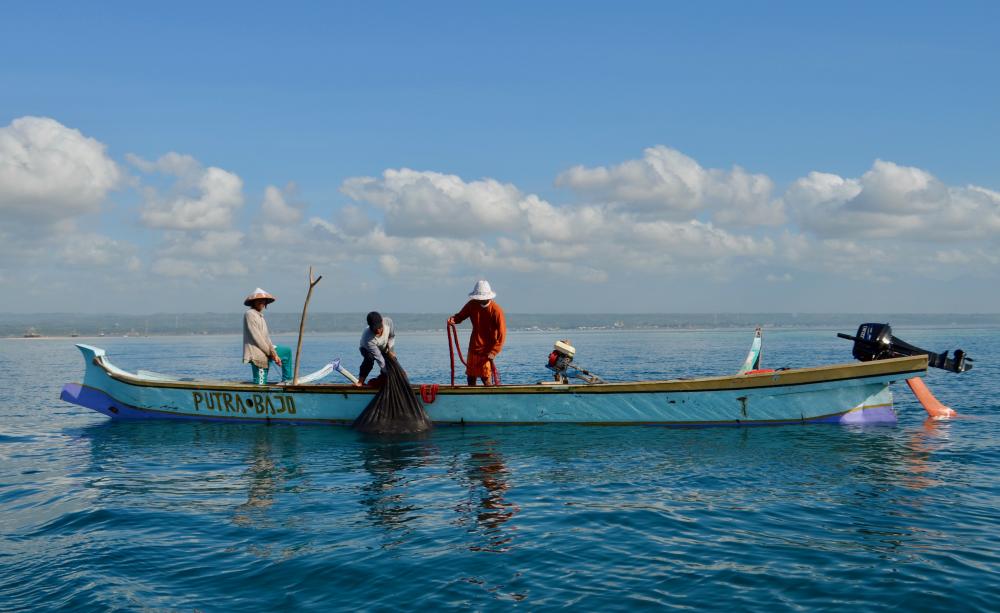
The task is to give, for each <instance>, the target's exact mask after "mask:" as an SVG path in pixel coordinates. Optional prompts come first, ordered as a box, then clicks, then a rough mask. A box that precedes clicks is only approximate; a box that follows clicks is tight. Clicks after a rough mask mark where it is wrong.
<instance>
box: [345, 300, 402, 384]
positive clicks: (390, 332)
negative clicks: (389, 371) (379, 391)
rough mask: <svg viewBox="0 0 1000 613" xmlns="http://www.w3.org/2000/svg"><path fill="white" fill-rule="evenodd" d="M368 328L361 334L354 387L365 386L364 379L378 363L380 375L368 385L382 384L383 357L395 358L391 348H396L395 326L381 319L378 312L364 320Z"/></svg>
mask: <svg viewBox="0 0 1000 613" xmlns="http://www.w3.org/2000/svg"><path fill="white" fill-rule="evenodd" d="M365 321H366V322H367V323H368V327H367V328H365V329H364V331H363V332H361V344H360V345H359V346H358V351H360V352H361V357H362V361H361V370H360V371H359V372H358V382H357V383H355V384H354V385H356V386H358V387H360V386H363V385H365V379H367V378H368V375H369V374H370V373H371V371H372V367H373V366H375V364H376V363H378V367H379V370H380V374H379V376H378V377H376V378H375V379H372V380H371V382H370V384H372V385H378V384H379V383H381V382H382V380H383V377H382V374H381V373H384V372H385V356H386V355H388V356H391V357H393V358H395V357H396V352H395V351H393V348H394V347H395V346H396V326H394V325H393V324H392V320H391V319H389V318H388V317H382V314H381V313H379V312H378V311H372V312H371V313H369V314H368V316H367V317H366V318H365Z"/></svg>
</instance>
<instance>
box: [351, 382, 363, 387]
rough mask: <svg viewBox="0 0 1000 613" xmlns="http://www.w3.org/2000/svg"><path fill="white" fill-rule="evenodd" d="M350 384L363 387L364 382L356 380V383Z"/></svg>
mask: <svg viewBox="0 0 1000 613" xmlns="http://www.w3.org/2000/svg"><path fill="white" fill-rule="evenodd" d="M352 385H354V387H364V386H365V382H364V381H358V382H356V383H353V384H352Z"/></svg>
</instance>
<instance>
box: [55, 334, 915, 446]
mask: <svg viewBox="0 0 1000 613" xmlns="http://www.w3.org/2000/svg"><path fill="white" fill-rule="evenodd" d="M78 347H79V348H80V350H81V351H82V352H83V354H84V358H85V360H86V364H87V370H86V374H85V376H84V380H83V382H82V383H70V384H67V385H66V386H65V387H64V388H63V391H62V396H61V397H62V399H63V400H65V401H67V402H72V403H74V404H77V405H80V406H84V407H87V408H90V409H93V410H96V411H99V412H101V413H103V414H105V415H108V416H109V417H112V418H115V419H151V418H152V419H197V420H219V421H246V422H269V423H295V424H350V423H352V422H353V421H354V419H355V418H356V417H357V416H358V415H359V414H360V413H361V412H362V411H363V410H364V408H365V407H366V406H367V405H368V403H369V402H370V401H371V399H372V397H373V396H374V393H375V391H374V390H371V389H364V388H355V387H353V386H350V385H330V384H326V385H298V386H294V387H293V386H278V385H273V386H255V385H249V384H240V383H228V382H222V381H183V382H182V381H176V380H175V381H164V380H158V379H143V378H141V377H139V376H137V375H132V374H130V373H127V372H124V371H122V370H120V369H118V368H116V367H114V366H113V365H112V364H111V363H110V362H109V361H108V360H107V357H106V356H105V355H104V352H103V350H101V349H98V348H96V347H90V346H87V345H78ZM926 368H927V362H926V358H924V357H922V356H921V357H917V358H898V359H894V360H882V361H879V362H866V363H855V364H845V365H837V366H825V367H818V368H808V369H797V370H788V371H781V372H776V373H762V374H751V375H734V376H729V377H710V378H705V379H693V380H677V381H652V382H637V383H609V384H598V385H505V386H501V387H492V388H485V387H476V388H468V387H450V386H442V387H436V386H435V388H436V389H433V390H432V389H430V386H424V387H425V389H424V390H423V392H424V394H425V395H426V400H430V401H429V402H427V401H425V408H426V410H427V413H428V415H429V416H430V418H431V420H432V421H434V422H435V423H437V424H551V423H567V424H570V423H572V424H595V425H627V424H635V425H640V424H644V425H663V426H680V427H683V426H713V425H719V426H723V425H729V426H732V425H737V426H749V425H775V424H789V423H895V421H896V413H895V411H894V409H893V406H892V392H891V390H890V389H889V384H890V383H892V382H893V381H898V380H901V379H906V378H909V377H913V376H919V375H920V374H923V373H924V372H925V371H926ZM414 393H415V394H420V393H421V390H420V387H419V386H415V389H414Z"/></svg>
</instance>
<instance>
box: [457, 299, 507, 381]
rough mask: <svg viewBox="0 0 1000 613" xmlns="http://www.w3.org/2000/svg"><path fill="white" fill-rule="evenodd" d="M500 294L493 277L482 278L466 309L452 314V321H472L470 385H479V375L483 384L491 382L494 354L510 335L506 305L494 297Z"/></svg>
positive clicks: (467, 363) (467, 366)
mask: <svg viewBox="0 0 1000 613" xmlns="http://www.w3.org/2000/svg"><path fill="white" fill-rule="evenodd" d="M496 296H497V294H496V292H494V291H493V290H492V289H491V288H490V283H489V281H486V280H484V279H480V280H479V281H476V286H475V287H474V288H473V289H472V292H470V293H469V298H470V300H469V301H468V302H466V303H465V306H464V307H462V310H461V311H459V312H458V313H455V314H454V315H453V316H451V317H449V318H448V323H450V324H460V323H462V322H463V321H465V320H466V319H468V320H470V321H471V322H472V335H471V336H470V337H469V352H468V355H467V356H466V366H465V374H466V377H467V379H468V382H469V385H470V386H475V385H476V378H477V377H478V378H479V379H481V380H482V382H483V385H490V379H491V377H492V375H493V358H495V357H497V356H498V355H499V354H500V351H501V350H502V349H503V342H504V339H505V338H506V336H507V324H506V322H505V321H504V315H503V309H501V308H500V305H499V304H497V303H496V302H494V301H493V299H494V298H496Z"/></svg>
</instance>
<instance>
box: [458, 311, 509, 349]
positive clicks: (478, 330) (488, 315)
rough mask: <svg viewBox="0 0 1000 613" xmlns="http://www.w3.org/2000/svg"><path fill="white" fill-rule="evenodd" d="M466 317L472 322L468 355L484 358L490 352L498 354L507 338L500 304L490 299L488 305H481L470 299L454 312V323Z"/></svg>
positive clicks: (505, 324)
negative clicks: (459, 309)
mask: <svg viewBox="0 0 1000 613" xmlns="http://www.w3.org/2000/svg"><path fill="white" fill-rule="evenodd" d="M466 319H468V320H470V321H471V322H472V335H471V336H470V337H469V356H472V355H476V356H481V357H483V358H485V357H486V356H487V355H489V354H491V353H492V354H493V355H498V354H499V353H500V350H501V349H503V342H504V340H505V339H506V338H507V323H506V321H504V315H503V309H501V308H500V305H499V304H497V303H496V302H494V301H490V304H489V306H486V307H481V306H479V303H478V302H476V301H475V300H470V301H468V302H466V303H465V306H464V307H462V310H461V311H459V312H458V313H455V323H457V324H460V323H462V322H463V321H465V320H466Z"/></svg>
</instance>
